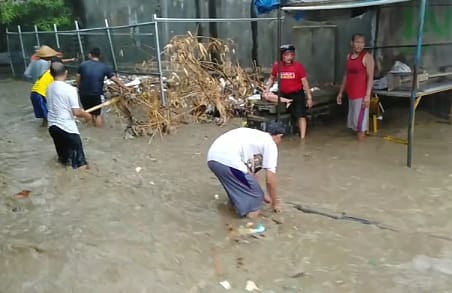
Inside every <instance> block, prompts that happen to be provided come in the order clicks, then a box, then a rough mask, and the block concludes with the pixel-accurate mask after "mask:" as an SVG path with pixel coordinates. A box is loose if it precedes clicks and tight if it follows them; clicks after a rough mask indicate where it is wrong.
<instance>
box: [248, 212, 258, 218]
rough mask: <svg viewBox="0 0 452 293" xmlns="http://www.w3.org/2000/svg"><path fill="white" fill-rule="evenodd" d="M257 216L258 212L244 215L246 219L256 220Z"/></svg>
mask: <svg viewBox="0 0 452 293" xmlns="http://www.w3.org/2000/svg"><path fill="white" fill-rule="evenodd" d="M258 216H259V210H257V211H254V212H249V213H248V214H246V217H247V218H248V219H256V218H257V217H258Z"/></svg>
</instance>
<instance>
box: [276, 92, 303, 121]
mask: <svg viewBox="0 0 452 293" xmlns="http://www.w3.org/2000/svg"><path fill="white" fill-rule="evenodd" d="M281 95H282V96H283V97H284V98H286V99H290V100H292V103H291V104H290V106H289V108H288V110H289V113H290V114H291V115H292V118H294V119H299V118H305V117H306V97H305V93H304V91H303V90H301V91H298V92H295V93H291V94H284V93H281Z"/></svg>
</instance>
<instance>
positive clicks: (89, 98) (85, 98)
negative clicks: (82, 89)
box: [80, 94, 102, 116]
mask: <svg viewBox="0 0 452 293" xmlns="http://www.w3.org/2000/svg"><path fill="white" fill-rule="evenodd" d="M80 102H82V106H83V109H85V110H88V109H89V108H92V107H94V106H97V105H99V104H102V98H101V95H82V94H80ZM100 113H101V109H97V110H95V111H92V112H91V114H92V115H94V116H99V115H100Z"/></svg>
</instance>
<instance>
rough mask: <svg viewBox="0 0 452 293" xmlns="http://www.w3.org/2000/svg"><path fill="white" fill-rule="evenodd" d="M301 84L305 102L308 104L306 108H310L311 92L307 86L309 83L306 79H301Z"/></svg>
mask: <svg viewBox="0 0 452 293" xmlns="http://www.w3.org/2000/svg"><path fill="white" fill-rule="evenodd" d="M301 83H302V84H303V90H304V93H305V94H306V102H307V104H308V107H309V108H311V107H312V92H311V86H310V85H309V81H308V78H307V77H303V78H302V79H301Z"/></svg>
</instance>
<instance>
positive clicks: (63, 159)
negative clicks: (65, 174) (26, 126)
mask: <svg viewBox="0 0 452 293" xmlns="http://www.w3.org/2000/svg"><path fill="white" fill-rule="evenodd" d="M49 133H50V136H52V138H53V143H54V144H55V149H56V152H57V154H58V161H59V162H60V163H61V164H63V165H65V166H72V168H73V169H77V168H79V167H82V166H85V165H88V162H86V159H85V153H84V152H83V145H82V140H81V139H80V135H78V134H76V133H68V132H66V131H64V130H63V129H61V128H59V127H58V126H55V125H52V126H50V127H49Z"/></svg>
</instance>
